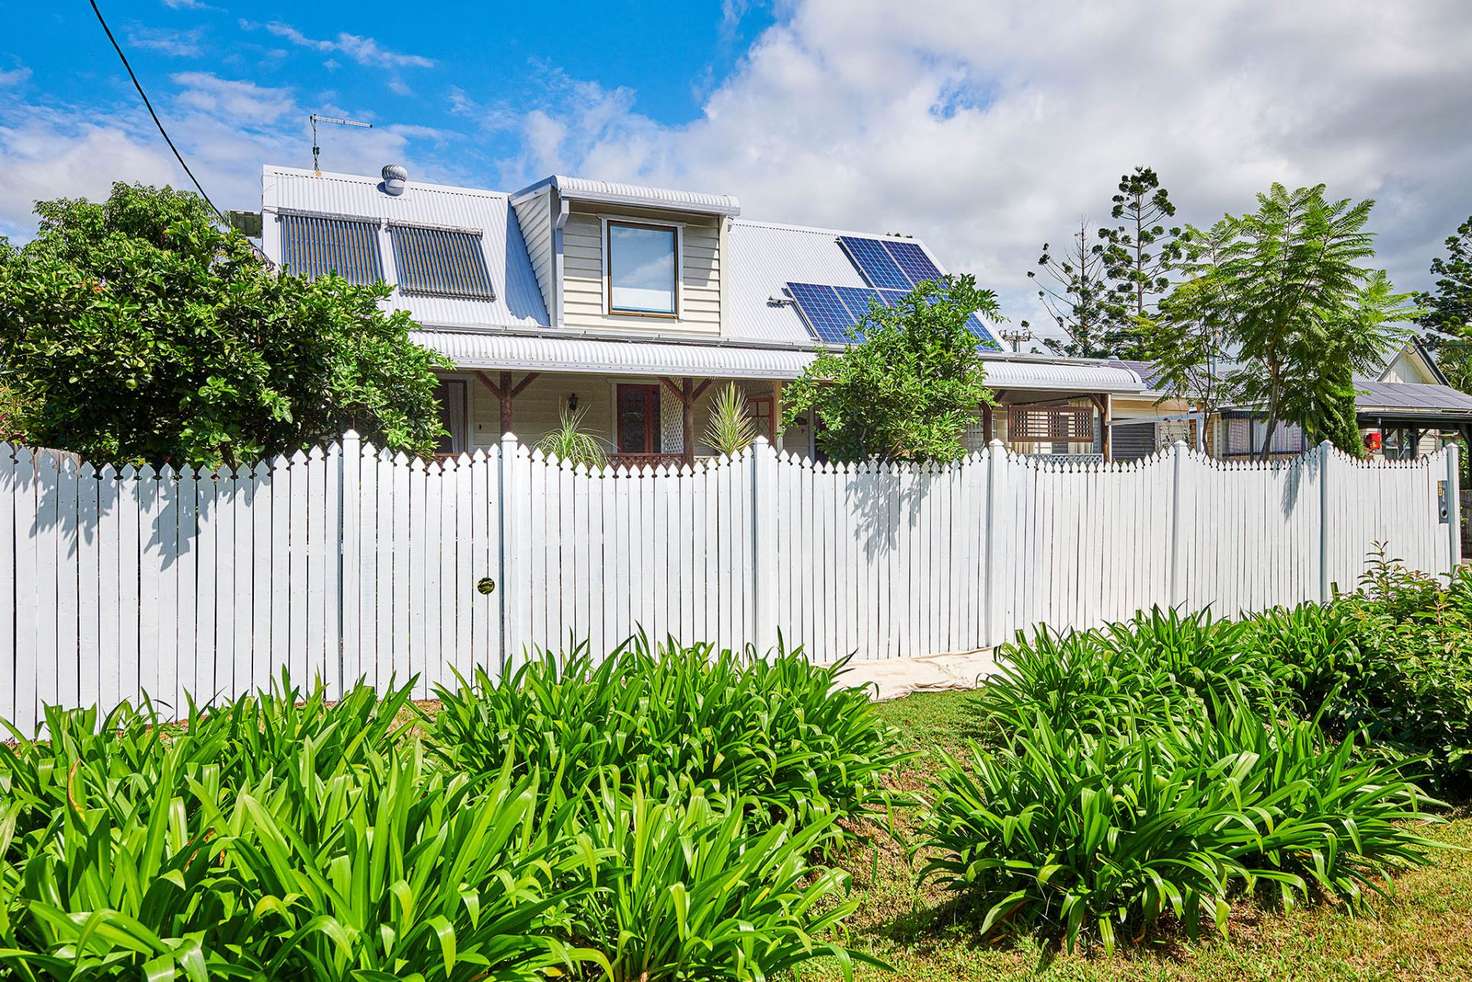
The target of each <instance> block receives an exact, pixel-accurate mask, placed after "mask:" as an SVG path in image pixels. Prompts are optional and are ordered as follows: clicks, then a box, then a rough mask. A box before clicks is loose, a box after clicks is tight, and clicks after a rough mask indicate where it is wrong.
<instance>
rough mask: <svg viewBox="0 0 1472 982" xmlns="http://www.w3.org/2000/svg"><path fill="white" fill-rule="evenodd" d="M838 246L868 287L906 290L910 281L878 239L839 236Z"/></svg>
mask: <svg viewBox="0 0 1472 982" xmlns="http://www.w3.org/2000/svg"><path fill="white" fill-rule="evenodd" d="M838 244H839V245H841V246H842V247H843V251H844V252H846V253H848V258H849V259H850V260H852V261H853V264H854V265H855V266H857V267H858V268H859V272H860V273H863V274H864V279H866V280H868V281H869V285H870V286H873V287H878V288H879V289H881V290H886V289H887V290H907V289H909V287H910V281H909V279H908V278H906V276H905V274H904V273H903V272H901V270H900V268H899V266H898V265H897V264H896V263H895V261H894V259H893V258H892V257H891V256H890V254H889V253H888V252H887V251H885V248H884V243H883V242H880V241H879V240H878V239H861V238H858V237H857V236H853V235H840V236H839V237H838Z"/></svg>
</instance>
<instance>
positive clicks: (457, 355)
mask: <svg viewBox="0 0 1472 982" xmlns="http://www.w3.org/2000/svg"><path fill="white" fill-rule="evenodd" d="M412 336H413V338H414V340H415V341H417V342H418V343H419V344H422V345H424V346H425V347H427V348H430V349H431V350H433V351H438V352H439V353H440V354H442V355H445V356H447V357H448V358H450V359H452V360H453V361H454V362H455V364H456V365H458V366H460V367H461V368H503V369H511V368H515V369H525V370H528V371H536V372H575V373H591V374H599V375H603V374H621V375H676V376H679V375H693V376H697V377H701V378H741V379H794V378H797V376H798V375H800V374H802V370H803V369H804V368H806V367H807V366H808V365H809V364H810V363H811V362H812V360H813V358H814V357H815V355H814V353H813V352H811V351H799V350H795V349H784V350H774V349H771V348H756V347H744V346H736V345H718V344H681V343H678V342H659V341H646V340H628V341H613V340H607V339H604V338H588V337H558V336H556V335H553V334H546V333H544V334H534V335H532V334H507V333H494V334H493V333H490V332H476V333H470V332H463V333H462V332H452V331H415V332H414V333H413V335H412Z"/></svg>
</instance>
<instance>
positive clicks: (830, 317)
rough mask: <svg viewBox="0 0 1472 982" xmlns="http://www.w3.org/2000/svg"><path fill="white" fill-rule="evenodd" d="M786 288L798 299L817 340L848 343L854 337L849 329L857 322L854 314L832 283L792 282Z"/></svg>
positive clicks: (798, 307) (799, 305) (800, 310)
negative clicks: (826, 284)
mask: <svg viewBox="0 0 1472 982" xmlns="http://www.w3.org/2000/svg"><path fill="white" fill-rule="evenodd" d="M787 292H788V293H790V294H792V299H793V300H796V301H797V309H798V311H799V312H801V314H802V317H803V320H805V321H807V322H808V329H809V330H811V331H812V332H813V334H814V336H816V337H817V338H818V340H820V341H829V342H832V343H834V344H848V343H849V342H850V341H852V340H853V338H852V337H851V336H850V334H849V331H850V329H851V328H852V327H853V326H854V315H853V314H851V313H849V309H848V308H847V307H845V306H844V305H843V301H841V300H839V299H838V293H837V292H836V291H835V290H834V289H833V287H831V286H823V285H821V284H818V283H789V284H787Z"/></svg>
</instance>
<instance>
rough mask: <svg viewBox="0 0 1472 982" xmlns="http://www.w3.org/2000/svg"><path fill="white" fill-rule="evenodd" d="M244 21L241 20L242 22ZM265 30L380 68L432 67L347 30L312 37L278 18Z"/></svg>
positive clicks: (421, 58) (422, 59)
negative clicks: (326, 35)
mask: <svg viewBox="0 0 1472 982" xmlns="http://www.w3.org/2000/svg"><path fill="white" fill-rule="evenodd" d="M243 23H244V22H243ZM265 26H266V30H267V31H269V32H270V33H272V34H274V35H276V36H277V37H279V38H282V39H283V40H286V41H290V42H291V43H292V44H295V45H298V46H299V47H303V48H312V49H314V50H316V51H324V52H337V53H339V54H343V55H346V56H347V57H349V58H351V59H352V60H353V61H356V62H357V63H358V64H360V65H372V66H376V67H379V68H433V67H434V60H433V59H432V58H426V57H425V56H423V55H410V54H403V53H401V52H398V51H389V50H388V49H386V48H384V47H382V46H381V45H379V43H378V42H377V41H375V40H374V39H373V38H370V37H363V36H361V35H358V34H348V33H347V32H346V31H344V32H342V33H340V34H338V35H337V37H336V38H334V39H330V40H329V39H325V38H312V37H308V36H307V35H305V34H303V33H302V32H301V31H299V30H297V29H296V28H295V27H292V26H291V25H290V24H283V23H282V22H280V21H271V22H270V23H269V24H267V25H265Z"/></svg>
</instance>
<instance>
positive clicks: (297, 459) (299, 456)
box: [291, 447, 307, 466]
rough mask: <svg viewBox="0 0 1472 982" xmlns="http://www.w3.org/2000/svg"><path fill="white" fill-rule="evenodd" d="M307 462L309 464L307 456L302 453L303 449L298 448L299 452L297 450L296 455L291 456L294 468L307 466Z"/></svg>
mask: <svg viewBox="0 0 1472 982" xmlns="http://www.w3.org/2000/svg"><path fill="white" fill-rule="evenodd" d="M306 462H307V455H306V454H304V453H302V450H301V448H300V447H298V448H297V450H296V453H294V454H292V455H291V463H292V465H293V466H299V465H301V464H305V463H306Z"/></svg>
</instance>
